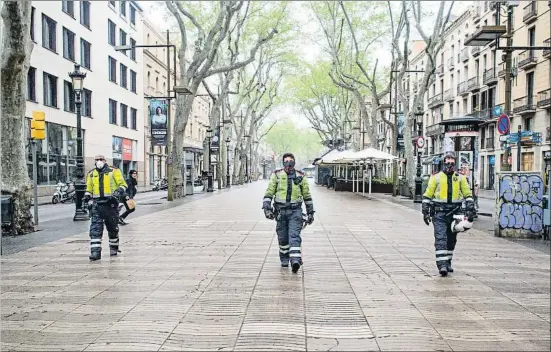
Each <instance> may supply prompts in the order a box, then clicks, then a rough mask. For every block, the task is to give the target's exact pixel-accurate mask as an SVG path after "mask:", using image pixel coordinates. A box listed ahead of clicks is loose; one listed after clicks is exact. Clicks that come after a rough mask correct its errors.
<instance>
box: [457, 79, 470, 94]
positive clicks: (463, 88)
mask: <svg viewBox="0 0 551 352" xmlns="http://www.w3.org/2000/svg"><path fill="white" fill-rule="evenodd" d="M466 93H469V91H468V90H467V82H461V83H459V84H458V85H457V94H459V95H463V94H466Z"/></svg>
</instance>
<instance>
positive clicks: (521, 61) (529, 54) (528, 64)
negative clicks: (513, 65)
mask: <svg viewBox="0 0 551 352" xmlns="http://www.w3.org/2000/svg"><path fill="white" fill-rule="evenodd" d="M537 63H538V58H537V57H536V52H535V51H534V50H524V51H523V52H521V53H520V55H519V57H518V68H522V69H523V70H528V69H530V68H532V67H534V66H536V64H537Z"/></svg>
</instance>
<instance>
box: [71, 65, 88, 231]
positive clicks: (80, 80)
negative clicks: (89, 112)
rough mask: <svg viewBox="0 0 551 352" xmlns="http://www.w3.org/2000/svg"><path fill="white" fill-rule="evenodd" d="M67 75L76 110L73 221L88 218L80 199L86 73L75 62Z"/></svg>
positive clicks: (82, 184) (82, 170)
mask: <svg viewBox="0 0 551 352" xmlns="http://www.w3.org/2000/svg"><path fill="white" fill-rule="evenodd" d="M69 77H71V80H72V82H73V91H74V92H75V106H76V110H77V155H76V159H77V167H76V170H75V173H74V177H75V197H76V199H75V216H74V217H73V221H87V220H89V219H90V218H89V216H88V212H87V211H86V210H85V209H84V207H83V204H82V199H83V198H84V192H86V182H85V181H84V156H83V155H82V154H83V152H82V149H83V148H82V124H81V122H82V121H81V119H82V116H81V107H82V88H83V86H84V78H86V73H84V72H81V71H80V65H77V64H75V70H74V71H73V72H69Z"/></svg>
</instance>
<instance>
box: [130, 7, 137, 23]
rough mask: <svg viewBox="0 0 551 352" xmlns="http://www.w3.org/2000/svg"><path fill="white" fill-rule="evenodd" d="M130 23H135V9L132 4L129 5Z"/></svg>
mask: <svg viewBox="0 0 551 352" xmlns="http://www.w3.org/2000/svg"><path fill="white" fill-rule="evenodd" d="M130 23H132V25H134V26H135V25H136V9H135V8H134V6H132V5H130Z"/></svg>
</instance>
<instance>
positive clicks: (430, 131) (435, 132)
mask: <svg viewBox="0 0 551 352" xmlns="http://www.w3.org/2000/svg"><path fill="white" fill-rule="evenodd" d="M425 134H426V136H427V137H432V136H439V135H442V134H444V126H442V125H440V124H439V123H437V124H434V125H431V126H429V127H427V132H426V133H425Z"/></svg>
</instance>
